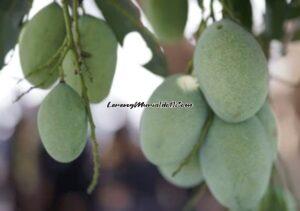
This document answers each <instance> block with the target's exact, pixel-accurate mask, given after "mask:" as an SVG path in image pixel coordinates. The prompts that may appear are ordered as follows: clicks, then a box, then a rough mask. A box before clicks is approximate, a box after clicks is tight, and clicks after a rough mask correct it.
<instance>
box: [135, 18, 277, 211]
mask: <svg viewBox="0 0 300 211" xmlns="http://www.w3.org/2000/svg"><path fill="white" fill-rule="evenodd" d="M193 62H194V73H195V75H183V74H178V75H173V76H170V77H167V78H166V79H165V81H164V82H163V83H162V84H161V85H160V86H159V87H158V88H157V89H156V90H155V91H154V92H153V94H152V96H151V97H150V99H149V103H157V102H159V101H182V102H187V103H192V104H193V106H192V107H191V108H151V107H148V108H146V109H145V110H144V113H143V116H142V120H141V129H140V130H141V147H142V151H143V152H144V155H145V156H146V158H147V159H148V160H149V161H150V162H151V163H153V164H155V165H156V166H158V169H159V171H160V172H161V174H162V176H163V177H164V178H165V179H166V180H168V181H169V182H171V183H173V184H174V185H177V186H179V187H185V188H190V187H195V186H197V185H199V184H201V183H202V182H205V183H206V184H207V186H208V188H209V189H210V191H211V192H212V194H213V195H214V196H215V197H216V199H217V200H218V201H219V202H220V203H221V204H222V205H224V206H225V207H228V208H229V209H230V210H239V211H242V210H253V209H256V208H257V207H258V205H259V203H260V201H261V200H262V198H263V197H264V195H265V194H266V191H267V188H268V185H269V180H270V176H271V170H272V166H273V162H274V161H275V160H276V154H277V133H276V122H275V117H274V115H273V113H272V111H271V108H270V106H269V104H268V102H267V99H266V98H267V93H268V73H267V61H266V58H265V56H264V54H263V52H262V50H261V48H260V46H259V44H258V43H257V42H256V40H255V39H254V37H253V36H252V35H251V34H250V33H248V32H247V31H246V30H244V29H243V28H242V27H240V26H239V25H238V24H236V23H234V22H233V21H231V20H227V19H224V20H221V21H219V22H215V23H214V24H212V25H210V26H209V27H207V29H206V30H205V31H204V32H203V33H202V35H201V37H200V39H199V40H198V42H197V46H196V51H195V54H194V59H193ZM199 143H200V144H199ZM195 149H196V150H195ZM182 164H184V165H182ZM180 165H182V168H181V169H180V171H179V172H176V170H177V169H178V167H179V166H180Z"/></svg>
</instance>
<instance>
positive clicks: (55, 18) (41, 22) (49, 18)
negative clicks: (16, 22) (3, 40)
mask: <svg viewBox="0 0 300 211" xmlns="http://www.w3.org/2000/svg"><path fill="white" fill-rule="evenodd" d="M65 36H66V32H65V22H64V16H63V11H62V9H61V7H60V6H59V5H58V4H57V3H52V4H49V5H48V6H46V7H45V8H43V9H42V10H41V11H40V12H38V13H37V14H36V15H35V16H34V17H33V18H32V19H31V20H30V21H29V22H28V23H27V24H26V25H25V26H24V28H23V29H22V32H21V34H20V38H19V44H20V50H19V54H20V61H21V66H22V70H23V74H24V75H25V77H26V79H27V80H28V81H29V82H30V83H31V84H32V85H34V86H38V87H39V88H48V87H49V86H50V85H52V84H53V83H54V82H55V81H56V80H57V78H58V68H57V67H56V68H55V67H54V65H52V66H51V67H48V68H43V69H40V67H42V66H44V65H46V63H47V62H48V61H49V60H50V59H51V58H52V57H53V56H54V55H55V53H56V52H57V51H58V49H59V47H60V46H62V44H63V41H64V39H65ZM37 70H38V71H37Z"/></svg>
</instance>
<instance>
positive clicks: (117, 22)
mask: <svg viewBox="0 0 300 211" xmlns="http://www.w3.org/2000/svg"><path fill="white" fill-rule="evenodd" d="M96 4H97V5H98V7H99V8H100V9H101V11H102V13H103V15H104V17H105V19H106V21H107V22H108V24H109V25H110V27H111V28H112V30H113V31H114V33H115V35H116V37H117V39H118V41H119V43H120V44H121V45H122V44H123V41H124V37H125V36H126V35H127V34H128V33H129V32H133V31H137V32H139V33H140V34H141V36H142V37H143V38H144V40H145V41H146V43H147V45H148V47H149V48H150V49H151V51H152V55H153V56H152V59H151V60H150V61H149V62H148V63H147V64H146V65H144V66H145V68H147V69H148V70H150V71H151V72H153V73H155V74H157V75H160V76H166V75H167V63H166V59H165V56H164V54H163V52H162V49H161V47H160V46H159V44H158V43H157V41H156V39H155V37H154V35H153V34H152V33H151V32H150V31H149V30H148V29H147V28H146V27H145V26H144V25H143V24H142V22H141V20H140V12H139V10H138V8H137V7H136V6H135V5H134V4H133V3H132V2H131V1H130V0H96Z"/></svg>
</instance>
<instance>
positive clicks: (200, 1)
mask: <svg viewBox="0 0 300 211" xmlns="http://www.w3.org/2000/svg"><path fill="white" fill-rule="evenodd" d="M198 4H199V7H200V8H201V10H203V9H204V6H203V0H198Z"/></svg>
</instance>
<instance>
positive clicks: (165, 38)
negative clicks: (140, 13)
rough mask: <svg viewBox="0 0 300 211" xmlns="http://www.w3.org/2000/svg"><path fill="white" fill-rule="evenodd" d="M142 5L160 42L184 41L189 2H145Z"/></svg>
mask: <svg viewBox="0 0 300 211" xmlns="http://www.w3.org/2000/svg"><path fill="white" fill-rule="evenodd" d="M141 4H142V8H143V10H144V12H145V15H146V16H147V18H148V20H149V22H150V24H151V25H152V27H153V29H154V31H155V33H156V35H157V37H158V38H159V40H160V41H162V42H166V43H170V42H171V43H172V42H176V41H178V40H180V39H182V37H183V32H184V28H185V25H186V21H187V15H188V2H187V0H143V1H141Z"/></svg>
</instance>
